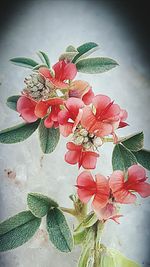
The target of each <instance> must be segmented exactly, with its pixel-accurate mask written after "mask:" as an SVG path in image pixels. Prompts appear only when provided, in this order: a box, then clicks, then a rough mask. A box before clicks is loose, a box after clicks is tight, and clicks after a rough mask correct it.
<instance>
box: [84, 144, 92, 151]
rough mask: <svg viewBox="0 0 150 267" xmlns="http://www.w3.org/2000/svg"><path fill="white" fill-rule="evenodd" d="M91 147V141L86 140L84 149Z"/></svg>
mask: <svg viewBox="0 0 150 267" xmlns="http://www.w3.org/2000/svg"><path fill="white" fill-rule="evenodd" d="M91 147H92V143H91V142H88V143H85V144H84V148H85V149H90V148H91Z"/></svg>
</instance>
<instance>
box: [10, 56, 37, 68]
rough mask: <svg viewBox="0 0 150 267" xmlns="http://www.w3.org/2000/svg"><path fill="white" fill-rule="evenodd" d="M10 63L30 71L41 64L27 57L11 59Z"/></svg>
mask: <svg viewBox="0 0 150 267" xmlns="http://www.w3.org/2000/svg"><path fill="white" fill-rule="evenodd" d="M10 61H11V62H12V63H13V64H15V65H17V66H20V67H25V68H29V69H32V68H34V67H35V66H36V65H38V64H39V63H38V62H36V61H35V60H33V59H31V58H27V57H15V58H12V59H10Z"/></svg>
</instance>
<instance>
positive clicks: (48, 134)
mask: <svg viewBox="0 0 150 267" xmlns="http://www.w3.org/2000/svg"><path fill="white" fill-rule="evenodd" d="M59 137H60V132H59V129H58V128H57V129H54V128H49V129H48V128H46V127H45V126H44V120H41V123H40V125H39V138H40V145H41V149H42V151H43V152H44V153H45V154H48V153H52V152H53V151H54V150H55V148H56V146H57V144H58V142H59Z"/></svg>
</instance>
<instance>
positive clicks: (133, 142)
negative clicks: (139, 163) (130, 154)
mask: <svg viewBox="0 0 150 267" xmlns="http://www.w3.org/2000/svg"><path fill="white" fill-rule="evenodd" d="M121 143H122V144H123V145H124V146H125V147H126V148H128V149H129V150H131V151H139V150H140V149H142V148H143V145H144V134H143V132H140V133H136V134H133V135H130V136H128V137H126V138H124V139H123V141H121Z"/></svg>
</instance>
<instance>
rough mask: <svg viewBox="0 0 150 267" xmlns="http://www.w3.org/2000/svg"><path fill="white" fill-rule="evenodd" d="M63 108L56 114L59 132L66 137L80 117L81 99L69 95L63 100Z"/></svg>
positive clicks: (82, 104)
mask: <svg viewBox="0 0 150 267" xmlns="http://www.w3.org/2000/svg"><path fill="white" fill-rule="evenodd" d="M64 105H65V109H63V110H61V111H60V112H59V114H58V122H59V124H60V126H59V127H60V132H61V134H62V135H63V136H65V137H67V136H68V135H69V134H71V133H72V132H73V130H74V129H75V128H76V126H77V125H78V123H79V121H80V120H81V117H82V108H83V106H84V103H83V102H82V100H81V99H78V98H75V97H71V98H69V99H68V100H67V101H66V102H65V104H64Z"/></svg>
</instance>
